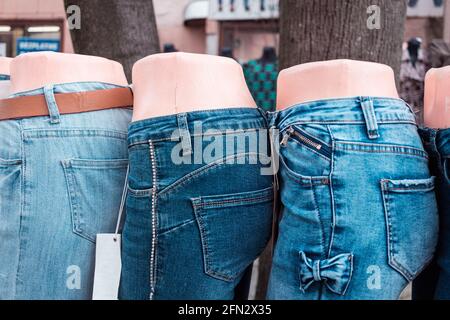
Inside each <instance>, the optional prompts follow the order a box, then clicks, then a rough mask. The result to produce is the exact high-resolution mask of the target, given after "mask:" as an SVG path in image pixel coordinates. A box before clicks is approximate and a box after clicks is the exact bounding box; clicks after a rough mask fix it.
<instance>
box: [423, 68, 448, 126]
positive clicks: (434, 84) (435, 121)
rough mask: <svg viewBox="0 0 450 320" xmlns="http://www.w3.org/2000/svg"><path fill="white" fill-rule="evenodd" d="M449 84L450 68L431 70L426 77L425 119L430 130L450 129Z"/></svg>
mask: <svg viewBox="0 0 450 320" xmlns="http://www.w3.org/2000/svg"><path fill="white" fill-rule="evenodd" d="M449 83H450V67H444V68H439V69H431V70H430V71H428V73H427V75H426V77H425V105H424V109H425V113H424V117H425V126H426V127H428V128H433V129H446V128H450V100H449V98H448V84H449Z"/></svg>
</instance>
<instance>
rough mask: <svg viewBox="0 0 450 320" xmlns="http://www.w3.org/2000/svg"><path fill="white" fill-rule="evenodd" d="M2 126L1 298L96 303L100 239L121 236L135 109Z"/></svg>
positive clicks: (72, 87) (87, 86) (94, 86)
mask: <svg viewBox="0 0 450 320" xmlns="http://www.w3.org/2000/svg"><path fill="white" fill-rule="evenodd" d="M107 88H112V86H110V85H106V84H100V83H78V84H67V85H58V86H54V87H53V86H49V87H46V88H45V89H39V90H33V91H30V92H26V93H23V94H20V95H35V94H45V96H46V98H47V102H48V107H49V113H50V116H49V117H35V118H24V119H20V120H7V121H1V122H0V146H1V148H0V257H1V258H0V299H20V300H22V299H23V300H35V299H37V300H40V299H51V300H53V299H63V300H66V299H67V300H74V299H91V298H92V281H93V271H94V258H95V240H96V234H97V233H105V232H114V229H115V225H116V221H117V214H118V210H119V206H120V198H121V194H122V190H123V185H124V183H125V176H126V170H127V165H128V151H127V126H128V124H129V122H130V121H131V111H130V110H127V109H114V110H103V111H98V112H89V113H80V114H73V115H60V114H59V111H58V106H57V105H56V103H55V100H54V93H55V92H75V91H88V90H100V89H107Z"/></svg>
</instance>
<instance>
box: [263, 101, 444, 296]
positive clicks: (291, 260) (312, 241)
mask: <svg viewBox="0 0 450 320" xmlns="http://www.w3.org/2000/svg"><path fill="white" fill-rule="evenodd" d="M270 116H271V124H270V125H271V126H274V127H277V128H279V129H280V135H281V136H280V140H281V142H280V151H279V152H280V171H279V175H280V177H279V179H280V187H281V189H280V190H281V195H280V197H281V202H282V206H283V209H282V216H281V221H280V224H279V236H278V242H277V245H276V247H275V254H274V259H273V268H272V273H271V277H270V284H269V292H268V298H269V299H288V300H297V299H298V300H340V299H341V300H344V299H347V300H353V299H361V300H365V299H375V300H378V299H398V298H399V296H400V294H401V292H402V291H403V289H404V288H405V287H406V286H407V284H408V282H410V281H412V280H413V279H414V278H415V277H416V276H417V275H418V274H419V273H420V272H421V271H422V270H423V269H424V268H425V267H426V265H427V264H428V263H429V261H430V260H431V259H432V257H433V254H434V251H435V247H436V243H437V232H438V215H437V205H436V197H435V194H434V186H435V179H434V177H432V176H431V175H430V172H429V170H428V155H427V153H426V152H425V150H424V148H423V145H422V143H421V140H420V137H419V135H418V132H417V127H416V125H415V119H414V115H413V113H412V112H411V110H410V109H409V108H408V106H407V105H406V104H405V103H404V102H403V101H402V100H397V99H382V98H369V97H359V98H351V99H336V100H324V101H317V102H311V103H304V104H301V105H298V106H294V107H292V108H289V109H287V110H284V111H281V112H277V113H273V114H271V115H270Z"/></svg>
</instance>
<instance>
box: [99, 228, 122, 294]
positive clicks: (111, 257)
mask: <svg viewBox="0 0 450 320" xmlns="http://www.w3.org/2000/svg"><path fill="white" fill-rule="evenodd" d="M120 245H121V237H120V235H119V234H97V245H96V252H95V275H94V292H93V296H92V299H93V300H118V296H119V285H120V273H121V271H122V261H121V250H120V249H121V248H120Z"/></svg>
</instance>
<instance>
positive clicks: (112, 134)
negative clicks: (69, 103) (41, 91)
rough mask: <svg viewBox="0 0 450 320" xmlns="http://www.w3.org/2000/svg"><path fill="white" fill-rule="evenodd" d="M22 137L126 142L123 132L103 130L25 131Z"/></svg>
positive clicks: (126, 135)
mask: <svg viewBox="0 0 450 320" xmlns="http://www.w3.org/2000/svg"><path fill="white" fill-rule="evenodd" d="M24 137H25V138H28V139H33V138H66V137H102V138H115V139H120V140H126V139H127V137H128V134H127V133H126V132H124V131H114V130H105V129H95V128H92V129H75V128H70V129H56V130H55V129H25V130H24Z"/></svg>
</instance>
